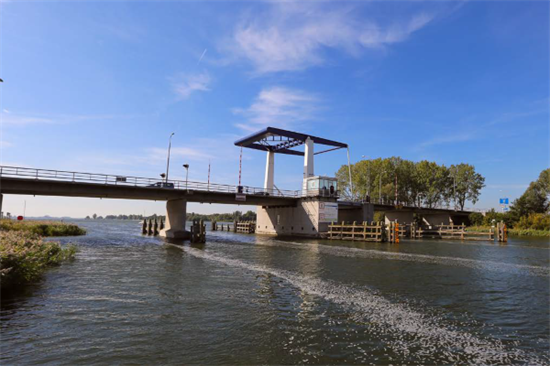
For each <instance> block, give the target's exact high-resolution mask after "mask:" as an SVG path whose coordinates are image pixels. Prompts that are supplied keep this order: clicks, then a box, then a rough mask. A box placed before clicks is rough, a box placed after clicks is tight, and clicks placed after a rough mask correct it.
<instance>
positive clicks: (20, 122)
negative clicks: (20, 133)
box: [0, 110, 55, 126]
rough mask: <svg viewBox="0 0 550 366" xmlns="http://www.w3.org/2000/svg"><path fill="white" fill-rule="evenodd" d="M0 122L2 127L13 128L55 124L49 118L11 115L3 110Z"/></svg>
mask: <svg viewBox="0 0 550 366" xmlns="http://www.w3.org/2000/svg"><path fill="white" fill-rule="evenodd" d="M0 122H1V123H2V124H3V125H15V126H25V125H30V124H44V123H55V121H54V120H53V119H51V118H46V117H35V116H27V115H20V114H12V113H10V112H8V111H6V110H4V113H3V114H2V115H1V118H0Z"/></svg>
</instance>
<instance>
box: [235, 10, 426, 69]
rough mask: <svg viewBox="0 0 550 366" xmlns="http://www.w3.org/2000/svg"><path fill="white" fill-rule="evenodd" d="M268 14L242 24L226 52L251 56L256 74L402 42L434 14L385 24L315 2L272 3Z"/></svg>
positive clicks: (300, 65) (307, 64)
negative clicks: (330, 52) (328, 54)
mask: <svg viewBox="0 0 550 366" xmlns="http://www.w3.org/2000/svg"><path fill="white" fill-rule="evenodd" d="M270 9H271V11H270V12H268V14H267V15H263V16H262V15H258V14H257V13H255V17H254V18H253V19H252V20H249V21H245V22H243V23H241V24H240V25H239V26H238V27H237V28H236V29H235V31H234V34H233V37H232V40H231V46H230V51H231V52H232V53H233V55H234V56H236V57H237V58H243V59H247V60H248V61H250V62H251V63H252V64H253V66H254V67H255V70H256V72H257V73H259V74H262V73H270V72H278V71H294V70H302V69H305V68H307V67H310V66H315V65H319V64H322V63H324V62H325V58H326V57H325V55H324V51H326V50H328V49H334V48H336V49H343V50H345V51H347V52H348V53H350V54H357V53H358V52H360V50H361V49H364V48H378V49H379V48H384V47H385V46H387V45H390V44H393V43H397V42H402V41H404V40H406V39H407V37H409V35H410V34H411V33H413V32H415V31H417V30H419V29H420V28H422V27H424V26H425V25H426V24H428V23H429V22H430V21H431V20H432V18H433V16H432V15H428V14H426V13H420V14H418V15H415V16H413V17H412V18H408V19H407V20H396V21H394V22H391V23H390V24H387V25H380V24H379V23H377V22H375V21H373V20H370V21H364V20H360V19H358V17H357V15H356V13H357V12H356V11H355V8H349V7H348V8H345V9H343V8H341V7H339V8H338V9H337V10H334V9H327V8H326V6H323V5H319V4H311V3H308V4H298V5H297V4H288V3H282V4H275V5H274V6H273V7H271V8H270Z"/></svg>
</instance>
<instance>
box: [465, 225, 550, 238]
mask: <svg viewBox="0 0 550 366" xmlns="http://www.w3.org/2000/svg"><path fill="white" fill-rule="evenodd" d="M490 229H491V227H490V226H470V227H467V228H466V231H477V232H489V230H490ZM508 235H512V236H538V237H543V238H550V230H536V229H508Z"/></svg>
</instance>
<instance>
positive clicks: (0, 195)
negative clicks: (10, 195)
mask: <svg viewBox="0 0 550 366" xmlns="http://www.w3.org/2000/svg"><path fill="white" fill-rule="evenodd" d="M3 200H4V195H3V194H2V193H0V219H1V218H3V217H4V212H2V201H3Z"/></svg>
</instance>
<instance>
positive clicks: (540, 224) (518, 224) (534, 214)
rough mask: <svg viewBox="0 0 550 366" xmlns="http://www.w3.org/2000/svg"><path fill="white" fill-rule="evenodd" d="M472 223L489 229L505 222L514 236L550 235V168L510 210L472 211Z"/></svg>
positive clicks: (513, 203)
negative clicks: (483, 213) (482, 212)
mask: <svg viewBox="0 0 550 366" xmlns="http://www.w3.org/2000/svg"><path fill="white" fill-rule="evenodd" d="M469 218H470V223H471V224H472V225H476V226H479V227H482V228H485V229H486V230H488V229H489V228H490V227H491V226H492V225H494V224H495V223H496V222H500V221H503V222H504V223H505V224H506V226H507V227H508V232H509V233H510V234H511V235H518V236H545V237H550V169H546V170H543V171H542V172H541V173H540V175H539V178H538V179H537V180H536V181H534V182H531V184H530V185H529V187H528V188H527V190H526V191H525V192H524V193H523V194H522V195H521V197H519V198H518V199H516V200H515V201H514V202H512V205H511V207H510V211H509V212H496V211H495V210H494V209H493V210H491V211H489V212H486V213H485V215H482V214H481V213H478V212H475V213H472V214H470V217H469Z"/></svg>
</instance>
